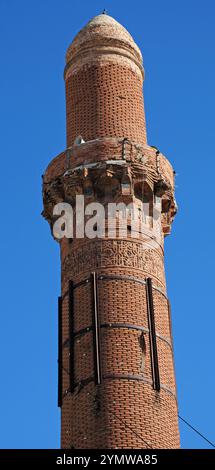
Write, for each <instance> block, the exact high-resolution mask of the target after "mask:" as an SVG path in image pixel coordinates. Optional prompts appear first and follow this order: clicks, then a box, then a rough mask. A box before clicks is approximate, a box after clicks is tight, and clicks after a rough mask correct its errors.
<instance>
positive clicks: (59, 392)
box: [58, 297, 62, 407]
mask: <svg viewBox="0 0 215 470" xmlns="http://www.w3.org/2000/svg"><path fill="white" fill-rule="evenodd" d="M58 406H59V407H61V406H62V297H58Z"/></svg>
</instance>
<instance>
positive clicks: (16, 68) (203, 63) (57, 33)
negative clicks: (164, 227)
mask: <svg viewBox="0 0 215 470" xmlns="http://www.w3.org/2000/svg"><path fill="white" fill-rule="evenodd" d="M104 7H105V8H107V10H108V12H109V14H110V15H111V16H113V17H114V18H116V19H117V20H118V21H119V22H121V23H122V24H123V25H124V26H125V27H126V28H127V29H128V30H129V32H130V33H131V34H132V35H133V37H134V39H135V40H136V42H137V43H138V45H139V46H140V48H141V50H142V52H143V56H144V63H145V69H146V80H145V87H144V93H145V108H146V118H147V129H148V141H149V143H150V144H151V145H156V146H157V147H159V149H160V150H161V151H162V152H164V153H165V154H166V156H168V158H169V159H170V160H171V162H172V163H173V165H174V167H175V170H176V171H177V173H178V177H177V200H178V203H179V214H178V216H177V218H176V220H175V222H174V226H173V231H172V235H171V236H170V237H169V238H168V239H167V240H166V272H167V281H168V292H169V297H170V299H171V304H172V316H173V328H174V345H175V362H176V373H177V386H178V400H179V411H180V413H181V415H182V416H183V417H185V418H186V419H187V420H188V421H190V422H191V423H192V424H193V425H194V426H196V427H197V428H199V429H200V431H201V432H202V433H203V434H206V435H207V436H208V437H209V439H211V440H213V441H214V440H215V433H214V418H215V416H214V386H215V374H214V344H215V340H214V337H215V333H214V331H215V315H214V313H215V312H214V292H215V284H214V228H215V224H214V215H213V202H214V177H215V176H214V175H215V156H214V153H215V152H214V112H215V100H214V75H215V61H214V48H215V41H214V36H215V29H214V16H215V3H214V1H213V0H211V1H209V0H204V1H199V0H181V1H178V2H176V1H174V2H173V1H170V0H163V1H162V2H161V1H159V0H155V1H153V0H152V1H150V2H149V1H148V2H144V1H141V0H133V1H132V2H126V1H125V0H123V1H122V0H120V1H113V0H112V1H108V0H105V3H104V0H103V2H102V3H101V2H100V1H96V0H93V1H92V2H89V1H86V0H85V1H83V0H82V1H76V0H63V1H62V0H45V1H42V0H31V1H29V0H19V1H16V0H10V1H8V0H0V36H1V37H0V61H1V75H0V94H1V106H0V113H1V127H0V135H1V140H0V141H1V173H2V176H1V223H2V227H1V232H0V233H1V282H0V285H1V301H0V303H1V324H0V370H1V387H0V415H1V423H0V447H1V448H57V447H58V446H59V428H60V427H59V411H58V409H57V406H56V405H57V296H58V295H59V293H60V259H59V251H58V245H57V244H56V243H55V242H54V241H53V240H52V239H51V236H50V231H49V227H48V224H47V223H46V222H45V221H44V220H43V219H42V217H41V216H40V213H41V210H42V199H41V175H42V173H43V172H44V169H45V167H46V166H47V164H48V162H49V161H50V159H51V158H52V157H54V156H56V155H57V154H58V153H59V152H60V151H62V150H63V149H64V148H65V97H64V81H63V68H64V56H65V51H66V48H67V46H68V45H69V43H70V42H71V41H72V39H73V37H74V35H75V34H76V33H77V32H78V30H79V29H80V28H81V27H82V26H83V25H84V24H85V23H86V22H87V21H88V20H89V19H90V18H91V17H93V16H95V15H97V14H99V13H101V11H102V10H103V8H104ZM181 444H182V447H184V448H205V447H209V446H208V445H207V444H206V443H204V441H203V440H202V439H200V438H199V437H198V436H195V434H194V433H193V432H192V431H190V430H188V429H186V427H185V425H183V424H181Z"/></svg>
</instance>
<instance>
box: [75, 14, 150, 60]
mask: <svg viewBox="0 0 215 470" xmlns="http://www.w3.org/2000/svg"><path fill="white" fill-rule="evenodd" d="M93 51H94V53H95V52H98V53H117V54H122V55H125V56H127V57H129V58H130V59H133V60H134V61H135V62H136V63H138V65H139V66H142V54H141V52H140V49H139V47H138V46H137V45H136V43H135V42H134V40H133V38H132V36H131V35H130V34H129V32H128V31H127V30H126V29H125V28H124V27H123V26H122V25H121V24H120V23H118V21H116V20H115V19H114V18H112V17H111V16H109V15H107V14H101V15H98V16H94V18H92V19H91V20H90V21H89V22H88V23H87V24H86V26H84V27H83V28H82V29H81V30H80V31H79V33H78V34H77V35H76V36H75V38H74V40H73V42H72V44H71V45H70V46H69V48H68V50H67V54H66V63H67V64H68V63H69V62H71V61H73V60H76V59H77V58H78V57H79V56H80V55H82V56H83V55H86V54H89V55H92V53H93Z"/></svg>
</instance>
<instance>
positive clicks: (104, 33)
mask: <svg viewBox="0 0 215 470" xmlns="http://www.w3.org/2000/svg"><path fill="white" fill-rule="evenodd" d="M64 77H65V84H66V118H67V149H66V150H65V151H64V152H62V153H61V154H60V155H58V156H57V157H55V158H54V159H53V160H52V161H51V163H50V164H49V166H48V168H47V170H46V172H45V175H44V179H43V198H44V211H43V215H44V217H45V218H46V219H47V220H48V222H49V223H50V226H51V229H53V224H54V222H55V220H56V216H53V208H54V206H55V205H56V204H57V203H59V202H67V203H69V204H71V205H72V207H75V200H76V196H77V195H84V201H85V204H88V203H89V202H100V203H102V204H103V206H104V207H106V206H107V204H108V203H109V202H124V203H126V204H128V203H129V202H133V203H134V204H136V206H137V207H139V205H140V203H141V202H144V201H145V202H148V203H149V204H151V205H153V201H154V200H155V196H159V197H160V198H161V209H162V214H161V223H162V237H161V239H160V240H159V242H156V241H154V243H152V239H151V237H150V235H148V236H147V235H143V234H139V233H137V236H136V237H132V238H131V237H129V236H122V235H119V232H118V231H117V234H116V235H115V237H114V238H113V237H111V236H108V234H107V233H106V232H105V237H104V238H98V237H96V236H95V238H91V239H90V238H89V237H87V236H86V235H84V236H83V237H82V238H80V234H79V236H77V234H74V235H73V237H71V238H67V237H64V238H62V239H61V240H60V250H61V273H62V274H61V279H62V292H61V297H59V361H58V364H59V387H58V388H59V390H58V392H59V406H60V407H61V445H62V447H63V448H67V449H71V448H115V449H116V448H124V449H126V448H150V447H152V448H154V449H155V448H177V447H179V432H178V418H177V398H176V387H175V375H174V363H173V345H172V334H171V314H170V307H169V301H168V298H167V294H166V283H165V272H164V251H163V238H164V236H165V235H167V234H168V233H169V232H170V228H171V223H172V220H173V217H174V215H175V212H176V205H175V200H174V172H173V169H172V167H171V165H170V163H169V162H168V160H167V159H166V158H165V157H164V156H163V155H162V154H161V153H160V152H159V150H158V149H157V148H155V147H151V146H149V145H148V144H147V139H146V127H145V116H144V103H143V92H142V85H143V79H144V69H143V65H142V56H141V52H140V50H139V48H138V47H137V45H136V44H135V42H134V40H133V39H132V37H131V36H130V34H129V33H128V32H127V31H126V29H125V28H123V26H121V25H120V24H119V23H117V21H115V20H114V19H113V18H111V17H110V16H108V15H105V14H102V15H99V16H96V17H95V18H93V19H92V20H91V21H90V22H89V23H88V24H87V25H86V26H85V27H84V28H83V29H82V30H81V31H80V32H79V33H78V34H77V36H76V37H75V39H74V41H73V42H72V44H71V45H70V47H69V48H68V50H67V54H66V67H65V73H64ZM150 217H151V222H150V223H151V224H152V225H153V218H152V216H151V215H150V214H149V218H150ZM95 231H96V228H95ZM128 232H129V226H128ZM147 237H148V238H147ZM55 238H56V237H55Z"/></svg>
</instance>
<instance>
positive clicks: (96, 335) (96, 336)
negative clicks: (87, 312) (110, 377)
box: [91, 272, 102, 385]
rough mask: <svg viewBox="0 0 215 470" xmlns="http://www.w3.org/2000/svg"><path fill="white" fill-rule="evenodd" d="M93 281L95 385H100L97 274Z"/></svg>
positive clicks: (92, 274) (94, 274) (93, 274)
mask: <svg viewBox="0 0 215 470" xmlns="http://www.w3.org/2000/svg"><path fill="white" fill-rule="evenodd" d="M91 280H92V324H93V349H94V376H95V384H96V385H100V384H101V380H102V375H101V357H100V325H99V313H98V285H97V274H96V273H95V272H93V273H91Z"/></svg>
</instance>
